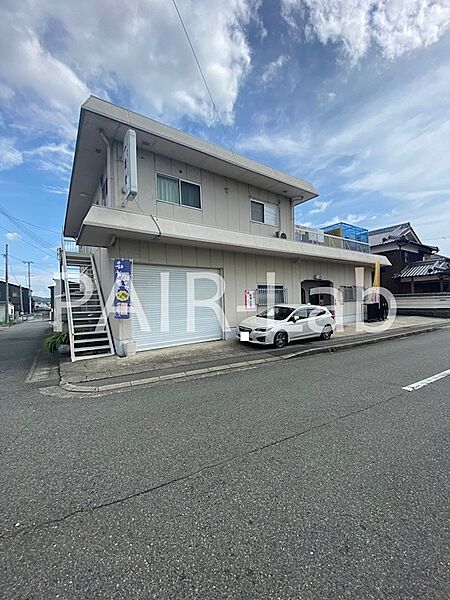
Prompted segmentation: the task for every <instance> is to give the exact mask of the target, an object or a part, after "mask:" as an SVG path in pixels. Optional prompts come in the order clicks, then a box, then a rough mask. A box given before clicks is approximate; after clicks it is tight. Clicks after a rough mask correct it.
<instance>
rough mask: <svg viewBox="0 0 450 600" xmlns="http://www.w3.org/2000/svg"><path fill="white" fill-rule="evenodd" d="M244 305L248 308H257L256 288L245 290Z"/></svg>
mask: <svg viewBox="0 0 450 600" xmlns="http://www.w3.org/2000/svg"><path fill="white" fill-rule="evenodd" d="M244 305H245V308H246V310H256V293H255V290H245V292H244Z"/></svg>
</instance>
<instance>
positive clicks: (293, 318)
mask: <svg viewBox="0 0 450 600" xmlns="http://www.w3.org/2000/svg"><path fill="white" fill-rule="evenodd" d="M289 320H290V321H292V322H293V323H297V321H300V317H299V316H298V315H294V316H293V317H291V318H290V319H289Z"/></svg>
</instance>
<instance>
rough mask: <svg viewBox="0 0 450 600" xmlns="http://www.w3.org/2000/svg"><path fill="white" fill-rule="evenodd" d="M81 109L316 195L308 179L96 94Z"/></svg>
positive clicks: (316, 192)
mask: <svg viewBox="0 0 450 600" xmlns="http://www.w3.org/2000/svg"><path fill="white" fill-rule="evenodd" d="M83 111H87V112H91V113H94V114H98V115H99V116H103V117H106V118H109V119H111V120H114V121H117V122H120V123H123V124H124V125H129V126H130V127H135V128H136V129H138V130H141V131H144V132H146V133H150V134H152V135H155V136H157V137H161V138H164V139H167V140H169V141H171V142H173V143H176V144H179V145H181V146H185V147H188V148H190V149H192V150H195V151H197V152H201V153H203V154H209V155H210V156H212V157H213V158H216V159H218V160H222V161H224V162H228V163H229V164H232V165H236V166H238V167H240V168H242V169H245V170H247V171H251V172H254V173H256V174H258V175H262V176H265V177H268V178H271V179H273V180H275V181H278V182H280V183H285V184H287V185H290V186H292V187H297V188H299V189H302V190H303V191H305V192H308V193H310V194H312V195H313V197H315V196H318V195H319V193H318V191H317V190H316V188H315V187H314V185H313V184H312V183H311V182H309V181H306V180H304V179H300V178H298V177H295V176H293V175H290V174H288V173H284V172H283V171H279V170H278V169H274V168H273V167H271V166H269V165H266V164H264V163H260V162H258V161H256V160H253V159H252V158H248V157H246V156H244V155H242V154H238V153H236V152H231V151H230V150H227V149H226V148H223V147H222V146H219V145H218V144H214V143H212V142H208V141H206V140H202V139H201V138H198V137H196V136H193V135H190V134H188V133H185V132H184V131H181V130H179V129H176V128H175V127H171V126H170V125H166V124H165V123H160V122H159V121H156V120H154V119H151V118H150V117H146V116H144V115H141V114H139V113H136V112H134V111H131V110H129V109H127V108H123V107H121V106H117V105H116V104H113V103H112V102H108V101H106V100H103V99H101V98H98V97H97V96H92V95H91V96H89V98H88V99H87V100H86V101H85V102H84V103H83V104H82V105H81V112H83ZM80 123H81V120H80Z"/></svg>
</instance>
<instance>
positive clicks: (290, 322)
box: [237, 304, 335, 348]
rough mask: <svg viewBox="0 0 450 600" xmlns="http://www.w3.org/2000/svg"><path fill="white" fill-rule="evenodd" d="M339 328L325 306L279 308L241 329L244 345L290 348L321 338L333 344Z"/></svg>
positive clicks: (238, 332)
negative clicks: (305, 341) (334, 333)
mask: <svg viewBox="0 0 450 600" xmlns="http://www.w3.org/2000/svg"><path fill="white" fill-rule="evenodd" d="M334 328H335V321H334V318H333V315H332V314H331V312H330V311H329V310H328V308H325V307H324V306H314V305H312V304H298V305H295V304H276V305H275V306H271V307H270V308H267V310H264V311H263V312H261V313H260V314H259V315H257V316H256V317H249V318H248V319H244V320H243V321H242V322H241V323H240V324H239V327H238V330H237V336H238V338H239V339H240V340H241V342H251V343H252V344H264V345H269V344H270V345H275V346H276V347H277V348H282V347H283V346H286V344H288V343H289V342H290V341H292V340H299V339H303V338H309V337H320V338H322V339H324V340H329V339H330V337H331V336H332V334H333V331H334Z"/></svg>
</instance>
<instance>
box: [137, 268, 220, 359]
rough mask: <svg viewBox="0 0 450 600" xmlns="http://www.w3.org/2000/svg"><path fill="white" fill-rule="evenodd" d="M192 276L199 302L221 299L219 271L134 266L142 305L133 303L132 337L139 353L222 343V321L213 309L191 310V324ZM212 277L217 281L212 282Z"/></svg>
mask: <svg viewBox="0 0 450 600" xmlns="http://www.w3.org/2000/svg"><path fill="white" fill-rule="evenodd" d="M188 273H191V274H193V276H194V277H195V279H194V283H193V291H194V294H195V295H194V298H195V301H201V300H209V299H210V298H214V297H216V296H217V295H218V292H217V286H218V276H219V271H216V270H202V269H195V268H191V269H185V268H181V267H151V266H149V265H139V264H134V266H133V286H134V294H135V296H136V295H137V297H138V300H139V301H137V299H136V298H134V299H133V312H132V334H133V339H134V341H135V342H136V345H137V350H150V349H152V348H164V347H166V346H178V345H180V344H190V343H194V342H206V341H210V340H220V339H222V337H223V335H222V323H221V319H220V318H219V315H218V314H216V311H214V310H213V309H212V308H211V307H207V306H196V307H195V308H194V309H193V310H191V315H193V316H194V321H193V322H191V323H188V314H189V310H188ZM208 274H213V277H215V279H214V280H211V279H208V277H207V276H208ZM220 302H221V301H220V300H218V301H217V304H218V305H219V306H221V304H220ZM139 304H140V307H141V309H140V307H139ZM220 314H221V313H220ZM149 329H150V331H149Z"/></svg>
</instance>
